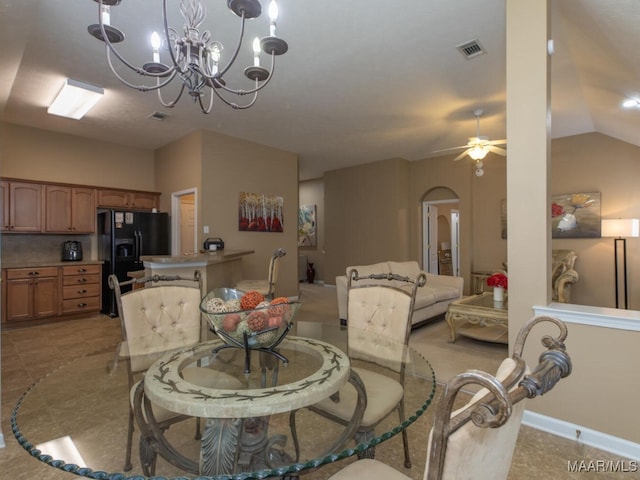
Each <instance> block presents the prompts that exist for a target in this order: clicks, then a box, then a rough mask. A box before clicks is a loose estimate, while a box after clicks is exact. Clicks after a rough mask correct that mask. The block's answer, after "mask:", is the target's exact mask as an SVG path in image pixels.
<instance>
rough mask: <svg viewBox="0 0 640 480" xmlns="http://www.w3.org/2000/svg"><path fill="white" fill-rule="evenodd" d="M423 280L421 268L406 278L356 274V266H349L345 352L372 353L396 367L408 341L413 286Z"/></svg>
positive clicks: (419, 285) (368, 355) (366, 354)
mask: <svg viewBox="0 0 640 480" xmlns="http://www.w3.org/2000/svg"><path fill="white" fill-rule="evenodd" d="M426 280H427V277H426V275H425V274H424V272H420V273H419V274H418V275H417V276H416V278H415V279H410V278H408V277H402V276H400V275H396V274H391V273H380V274H377V273H376V274H371V275H367V276H364V277H360V276H359V275H358V271H357V270H356V269H352V270H350V271H349V275H348V284H347V310H348V322H347V338H348V349H349V354H350V355H351V356H364V357H366V358H369V359H370V358H371V356H372V355H375V357H376V358H378V359H379V360H383V361H384V362H385V363H386V365H384V366H387V367H389V368H393V369H394V370H396V371H399V370H400V367H401V365H402V362H403V361H404V356H405V351H404V350H405V349H404V348H403V347H406V345H407V344H408V343H409V334H410V333H411V316H412V314H413V307H414V304H415V297H416V290H417V289H418V288H419V287H422V286H423V285H424V284H425V283H426ZM358 282H361V284H358ZM372 282H375V283H372ZM407 287H409V288H407ZM372 339H375V342H376V344H375V345H372Z"/></svg>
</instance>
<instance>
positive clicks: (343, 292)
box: [336, 275, 347, 320]
mask: <svg viewBox="0 0 640 480" xmlns="http://www.w3.org/2000/svg"><path fill="white" fill-rule="evenodd" d="M336 295H338V316H339V317H340V320H346V319H347V276H346V275H340V276H337V277H336Z"/></svg>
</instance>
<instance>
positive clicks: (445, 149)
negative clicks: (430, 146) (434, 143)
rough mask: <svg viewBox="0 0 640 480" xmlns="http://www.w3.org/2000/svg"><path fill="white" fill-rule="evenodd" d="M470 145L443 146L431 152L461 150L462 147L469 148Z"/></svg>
mask: <svg viewBox="0 0 640 480" xmlns="http://www.w3.org/2000/svg"><path fill="white" fill-rule="evenodd" d="M468 147H469V145H460V146H459V147H451V148H443V149H442V150H434V151H433V152H431V153H441V152H450V151H451V150H460V149H461V148H468Z"/></svg>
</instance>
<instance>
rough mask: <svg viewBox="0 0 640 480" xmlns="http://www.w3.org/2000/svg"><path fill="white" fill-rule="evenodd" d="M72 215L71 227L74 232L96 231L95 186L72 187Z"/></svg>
mask: <svg viewBox="0 0 640 480" xmlns="http://www.w3.org/2000/svg"><path fill="white" fill-rule="evenodd" d="M71 215H72V219H71V228H72V230H73V232H74V233H94V232H95V231H96V191H95V190H94V189H93V188H73V189H72V191H71Z"/></svg>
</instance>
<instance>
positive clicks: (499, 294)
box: [487, 273, 509, 302]
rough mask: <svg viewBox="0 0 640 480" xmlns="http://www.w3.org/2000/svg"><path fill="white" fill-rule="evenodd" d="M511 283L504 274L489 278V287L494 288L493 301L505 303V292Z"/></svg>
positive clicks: (495, 274) (496, 274)
mask: <svg viewBox="0 0 640 480" xmlns="http://www.w3.org/2000/svg"><path fill="white" fill-rule="evenodd" d="M508 284H509V281H508V279H507V276H506V275H505V274H504V273H494V274H493V275H491V276H490V277H489V278H487V285H488V286H490V287H493V300H494V301H495V302H503V301H504V291H505V290H506V289H507V287H508Z"/></svg>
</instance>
